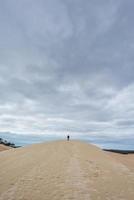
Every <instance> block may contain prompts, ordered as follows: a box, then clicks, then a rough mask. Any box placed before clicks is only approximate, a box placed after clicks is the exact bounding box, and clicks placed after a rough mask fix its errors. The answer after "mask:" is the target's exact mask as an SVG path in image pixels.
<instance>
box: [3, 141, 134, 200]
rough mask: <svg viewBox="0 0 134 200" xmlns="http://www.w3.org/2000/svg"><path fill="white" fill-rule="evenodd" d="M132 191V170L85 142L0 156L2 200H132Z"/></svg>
mask: <svg viewBox="0 0 134 200" xmlns="http://www.w3.org/2000/svg"><path fill="white" fill-rule="evenodd" d="M133 188H134V171H133V169H132V170H130V169H129V168H128V167H127V166H126V165H125V164H123V163H121V162H119V161H118V160H117V159H115V158H113V157H111V156H109V155H108V153H107V152H104V151H102V150H101V149H99V148H97V147H96V146H94V145H89V144H86V143H83V142H79V141H69V142H68V141H57V142H49V143H43V144H35V145H31V146H29V147H25V148H18V149H12V150H10V151H4V152H1V153H0V200H29V199H31V200H64V199H66V200H70V199H76V200H90V199H91V200H133V198H134V189H133Z"/></svg>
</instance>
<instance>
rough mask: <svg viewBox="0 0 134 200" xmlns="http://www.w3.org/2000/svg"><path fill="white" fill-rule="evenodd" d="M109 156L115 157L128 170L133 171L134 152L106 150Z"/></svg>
mask: <svg viewBox="0 0 134 200" xmlns="http://www.w3.org/2000/svg"><path fill="white" fill-rule="evenodd" d="M108 154H109V155H110V156H112V157H113V158H115V159H116V160H117V161H118V162H121V163H122V164H124V165H126V167H128V168H129V169H130V170H132V171H134V154H120V153H112V152H108Z"/></svg>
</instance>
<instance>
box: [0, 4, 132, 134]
mask: <svg viewBox="0 0 134 200" xmlns="http://www.w3.org/2000/svg"><path fill="white" fill-rule="evenodd" d="M133 6H134V2H133V1H131V0H128V1H125V0H102V1H101V2H100V1H99V0H84V1H81V0H74V1H72V0H56V1H54V0H45V1H44V0H38V1H36V0H23V1H18V0H12V1H10V0H5V1H1V2H0V131H1V132H3V131H11V132H15V133H25V134H26V133H35V134H41V133H49V134H51V133H55V134H63V133H66V132H67V131H69V132H70V133H72V134H83V135H84V134H85V135H88V134H94V135H106V136H114V137H115V136H116V137H117V136H122V137H126V136H130V135H133V131H134V66H133V65H134V55H133V54H134V37H133V35H134V25H133V23H134V22H133V17H134V13H133Z"/></svg>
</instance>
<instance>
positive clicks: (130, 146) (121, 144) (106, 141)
mask: <svg viewBox="0 0 134 200" xmlns="http://www.w3.org/2000/svg"><path fill="white" fill-rule="evenodd" d="M0 137H1V138H3V139H5V140H8V141H10V142H13V143H15V144H16V145H17V146H27V145H30V144H34V143H40V142H48V141H55V140H63V139H66V138H65V136H56V135H22V134H14V133H0ZM71 139H77V140H82V141H85V142H87V143H92V144H96V145H97V146H99V147H101V148H107V149H122V150H134V136H133V137H128V138H118V139H117V138H116V139H115V138H108V137H107V138H106V137H97V136H94V137H93V136H75V137H74V136H71Z"/></svg>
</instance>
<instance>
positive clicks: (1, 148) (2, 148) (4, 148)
mask: <svg viewBox="0 0 134 200" xmlns="http://www.w3.org/2000/svg"><path fill="white" fill-rule="evenodd" d="M9 149H11V147H8V146H6V145H3V144H0V151H5V150H9Z"/></svg>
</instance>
